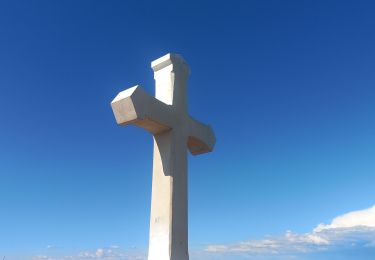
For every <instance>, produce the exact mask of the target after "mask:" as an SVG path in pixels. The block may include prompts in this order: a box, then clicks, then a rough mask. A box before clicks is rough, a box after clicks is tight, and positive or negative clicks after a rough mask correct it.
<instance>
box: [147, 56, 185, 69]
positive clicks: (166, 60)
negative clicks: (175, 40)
mask: <svg viewBox="0 0 375 260" xmlns="http://www.w3.org/2000/svg"><path fill="white" fill-rule="evenodd" d="M169 65H173V67H174V69H176V67H178V69H182V70H185V72H186V73H187V74H190V68H189V65H188V64H187V62H186V61H185V60H184V58H183V57H182V56H181V55H180V54H176V53H168V54H166V55H164V56H163V57H160V58H159V59H157V60H154V61H153V62H151V68H152V69H153V70H154V72H157V71H158V70H161V69H163V68H165V67H167V66H169Z"/></svg>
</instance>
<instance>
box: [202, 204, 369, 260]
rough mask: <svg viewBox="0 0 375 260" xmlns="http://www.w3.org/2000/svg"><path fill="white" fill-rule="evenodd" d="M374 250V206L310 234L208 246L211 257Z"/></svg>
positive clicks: (350, 214) (341, 218) (346, 216)
mask: <svg viewBox="0 0 375 260" xmlns="http://www.w3.org/2000/svg"><path fill="white" fill-rule="evenodd" d="M348 246H350V247H355V246H360V247H374V246H375V205H374V206H373V207H371V208H368V209H364V210H359V211H353V212H349V213H347V214H344V215H341V216H338V217H336V218H334V219H333V220H332V222H331V223H330V224H327V225H326V224H319V225H318V226H317V227H316V228H314V229H313V231H311V232H308V233H305V234H297V233H293V232H292V231H287V232H286V233H285V234H284V235H283V236H279V237H276V236H271V237H267V238H265V239H260V240H249V241H242V242H239V243H235V244H231V245H209V246H207V247H206V248H205V251H206V252H207V253H211V254H217V255H219V254H248V255H276V254H278V255H280V254H284V255H286V254H289V255H291V254H303V253H309V252H320V251H327V250H330V249H337V248H340V247H341V248H345V247H348Z"/></svg>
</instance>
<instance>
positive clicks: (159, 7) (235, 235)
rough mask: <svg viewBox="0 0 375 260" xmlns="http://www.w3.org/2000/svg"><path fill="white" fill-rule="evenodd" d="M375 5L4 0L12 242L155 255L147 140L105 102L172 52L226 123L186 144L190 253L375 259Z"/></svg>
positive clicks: (18, 250)
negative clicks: (199, 141) (191, 148)
mask: <svg viewBox="0 0 375 260" xmlns="http://www.w3.org/2000/svg"><path fill="white" fill-rule="evenodd" d="M374 11H375V3H373V2H372V1H237V0H234V1H230V2H227V1H182V0H178V1H173V2H172V1H83V0H82V1H42V0H40V1H10V0H9V1H8V0H2V1H0V90H1V92H0V120H1V121H0V214H1V217H0V220H1V221H0V256H2V255H4V256H6V257H7V258H6V259H7V260H8V259H13V260H18V259H50V260H52V259H53V260H55V259H68V257H71V258H69V259H143V258H144V254H145V252H146V251H147V243H148V225H149V210H150V198H151V170H152V168H151V167H152V137H151V136H150V135H149V134H148V133H146V132H145V131H143V130H142V129H137V128H135V127H127V128H121V127H118V126H117V125H116V123H115V120H114V117H113V114H112V111H111V108H110V101H111V100H112V99H113V98H114V97H115V96H116V94H117V93H118V92H119V91H121V90H124V89H126V88H128V87H131V86H134V85H137V84H141V85H142V86H143V87H144V88H145V89H146V90H147V91H148V92H149V93H150V94H153V93H154V81H153V73H152V70H151V68H150V62H151V61H152V60H154V59H156V58H159V57H161V56H163V55H164V54H166V53H168V52H175V53H180V54H182V55H183V57H184V58H185V59H186V60H187V62H188V63H189V64H190V67H191V71H192V73H191V76H190V79H189V111H190V113H191V114H192V115H193V116H194V117H195V118H197V119H199V120H201V121H202V122H208V123H210V124H211V125H212V126H213V127H214V130H215V133H216V136H217V145H216V147H215V151H214V152H213V153H210V154H206V155H201V156H198V157H192V156H189V224H190V226H189V232H190V234H189V235H190V237H189V243H190V254H191V258H192V260H194V259H204V260H206V259H241V258H243V259H252V258H254V259H290V258H291V257H295V259H315V257H319V258H321V259H325V258H326V259H373V258H374V257H373V256H374V255H375V251H374V247H375V231H374V228H375V213H374V211H375V210H374V209H373V208H372V206H373V205H374V204H375V189H374V183H375V175H374V173H375V160H374V156H375V106H374V103H375V102H374V101H375V87H374V84H375V73H374V69H375V48H374V46H375V31H374V28H375V16H374ZM353 212H354V213H353ZM352 213H353V214H354V216H355V217H354V219H355V221H353V217H352V216H353V215H351V214H352ZM345 214H346V215H345ZM348 214H349V215H348ZM335 218H338V219H339V221H338V222H337V221H336V222H337V223H336V222H335ZM342 219H343V220H342ZM368 219H370V220H369V221H368ZM320 223H325V225H326V226H324V227H325V228H323V229H317V227H318V225H319V224H320ZM259 246H260V247H261V248H264V250H261V251H256V250H255V251H254V248H259ZM275 248H277V250H276V249H275ZM324 257H325V258H324Z"/></svg>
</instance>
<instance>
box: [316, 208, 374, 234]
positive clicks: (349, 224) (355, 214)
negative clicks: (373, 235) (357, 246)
mask: <svg viewBox="0 0 375 260" xmlns="http://www.w3.org/2000/svg"><path fill="white" fill-rule="evenodd" d="M358 226H363V227H369V228H375V205H374V206H372V207H371V208H368V209H364V210H358V211H352V212H349V213H346V214H344V215H341V216H338V217H336V218H334V219H333V220H332V222H331V224H329V225H325V224H319V225H318V226H317V227H316V228H315V229H314V231H315V232H319V231H323V230H328V229H334V228H353V227H358Z"/></svg>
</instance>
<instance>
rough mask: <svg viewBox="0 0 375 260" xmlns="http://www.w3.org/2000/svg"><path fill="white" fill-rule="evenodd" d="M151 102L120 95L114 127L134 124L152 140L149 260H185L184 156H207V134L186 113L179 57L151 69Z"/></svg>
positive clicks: (138, 94) (133, 91)
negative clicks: (154, 88) (151, 137)
mask: <svg viewBox="0 0 375 260" xmlns="http://www.w3.org/2000/svg"><path fill="white" fill-rule="evenodd" d="M151 67H152V68H153V70H154V78H155V83H156V91H155V97H152V96H150V95H148V94H147V93H146V92H145V91H144V90H143V89H142V88H141V87H140V86H135V87H132V88H129V89H127V90H124V91H122V92H120V93H119V94H118V95H117V96H116V97H115V99H114V100H113V101H112V103H111V106H112V110H113V113H114V115H115V118H116V121H117V123H118V124H119V125H129V124H133V125H136V126H139V127H141V128H144V129H146V130H147V131H149V132H150V133H151V134H152V135H153V138H154V159H153V181H152V200H151V219H150V241H149V255H148V259H149V260H172V259H173V260H187V259H189V254H188V228H187V223H188V221H187V220H188V213H187V203H188V201H187V150H189V151H190V152H191V153H192V154H193V155H197V154H202V153H207V152H210V151H212V149H213V147H214V145H215V136H214V133H213V131H212V128H211V127H210V126H208V125H205V124H202V123H200V122H198V121H197V120H195V119H193V118H191V117H190V116H189V114H188V112H187V111H188V109H187V95H186V89H187V79H188V75H189V67H188V65H187V63H186V62H185V61H184V59H183V58H182V57H181V56H180V55H178V54H167V55H165V56H163V57H161V58H159V59H157V60H155V61H153V62H152V63H151Z"/></svg>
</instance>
